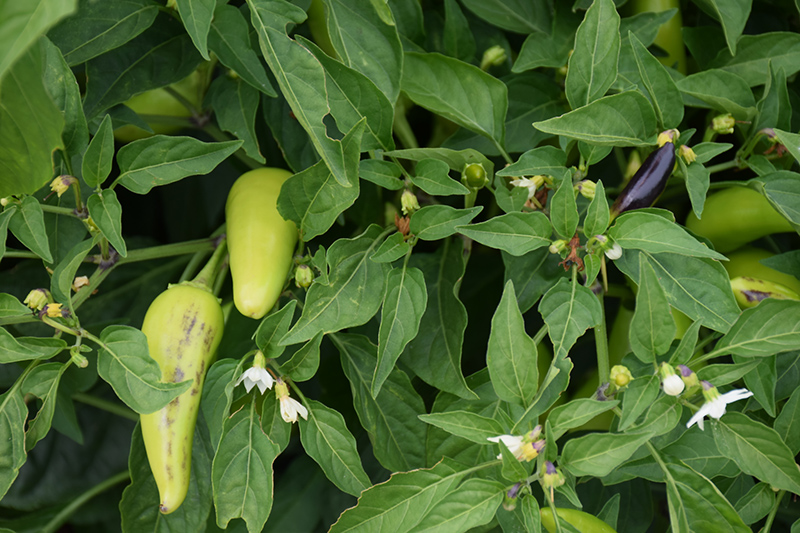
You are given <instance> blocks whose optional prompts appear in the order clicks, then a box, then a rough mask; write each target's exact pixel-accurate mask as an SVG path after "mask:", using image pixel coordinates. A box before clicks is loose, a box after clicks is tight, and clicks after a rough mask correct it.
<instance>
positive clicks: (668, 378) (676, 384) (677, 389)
mask: <svg viewBox="0 0 800 533" xmlns="http://www.w3.org/2000/svg"><path fill="white" fill-rule="evenodd" d="M659 373H660V374H661V387H662V388H663V389H664V393H665V394H668V395H670V396H679V395H680V394H681V393H682V392H683V389H684V388H685V387H686V385H685V384H684V382H683V380H682V379H681V377H680V376H678V375H677V374H676V373H675V369H674V368H672V365H670V364H668V363H661V368H660V369H659Z"/></svg>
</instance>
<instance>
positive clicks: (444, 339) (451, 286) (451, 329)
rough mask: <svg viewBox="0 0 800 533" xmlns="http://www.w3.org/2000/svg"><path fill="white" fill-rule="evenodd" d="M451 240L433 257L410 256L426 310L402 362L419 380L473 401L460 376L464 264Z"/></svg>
mask: <svg viewBox="0 0 800 533" xmlns="http://www.w3.org/2000/svg"><path fill="white" fill-rule="evenodd" d="M456 243H458V244H454V242H453V241H451V240H449V239H448V240H446V241H444V244H443V245H442V246H441V247H440V248H439V250H438V251H437V252H436V253H435V254H432V255H431V254H426V255H423V254H413V255H412V256H411V265H412V266H415V267H418V268H419V269H420V270H422V272H423V274H424V275H425V285H426V286H427V290H428V307H427V309H425V314H424V315H422V321H421V322H420V327H419V333H418V334H417V336H416V337H414V340H412V341H411V342H409V343H408V344H407V345H406V349H405V351H404V352H403V354H402V358H403V362H404V363H405V364H407V365H408V366H409V367H410V368H411V369H412V370H413V371H414V373H415V374H416V375H417V376H418V377H419V378H420V379H422V380H423V381H425V382H427V383H429V384H430V385H433V386H434V387H437V388H439V389H440V390H443V391H447V392H450V393H451V394H455V395H457V396H459V397H461V398H469V399H474V398H475V393H473V392H472V391H471V390H470V389H469V387H468V386H467V383H466V380H465V379H464V376H463V374H462V373H461V351H462V349H463V345H464V331H465V330H466V328H467V310H466V308H465V307H464V304H463V303H461V300H460V299H459V298H458V289H459V287H460V284H461V279H462V277H463V276H464V271H465V269H466V264H465V263H464V258H463V255H462V245H461V244H460V241H456Z"/></svg>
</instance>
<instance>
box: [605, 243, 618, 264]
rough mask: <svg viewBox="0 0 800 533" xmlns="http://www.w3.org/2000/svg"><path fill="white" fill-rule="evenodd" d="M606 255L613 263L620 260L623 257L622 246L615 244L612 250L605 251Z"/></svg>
mask: <svg viewBox="0 0 800 533" xmlns="http://www.w3.org/2000/svg"><path fill="white" fill-rule="evenodd" d="M605 254H606V257H608V258H609V259H611V260H612V261H613V260H616V259H619V258H620V257H622V246H620V245H619V244H617V243H614V244H612V245H611V247H610V248H608V249H607V250H605Z"/></svg>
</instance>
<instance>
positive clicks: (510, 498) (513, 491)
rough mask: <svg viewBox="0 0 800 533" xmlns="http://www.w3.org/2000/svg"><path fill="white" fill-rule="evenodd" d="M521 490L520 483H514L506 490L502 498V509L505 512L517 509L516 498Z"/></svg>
mask: <svg viewBox="0 0 800 533" xmlns="http://www.w3.org/2000/svg"><path fill="white" fill-rule="evenodd" d="M521 488H522V483H516V484H515V485H514V486H513V487H511V488H510V489H508V492H506V495H505V498H503V509H505V510H506V511H513V510H514V509H516V507H517V497H518V496H519V491H520V489H521Z"/></svg>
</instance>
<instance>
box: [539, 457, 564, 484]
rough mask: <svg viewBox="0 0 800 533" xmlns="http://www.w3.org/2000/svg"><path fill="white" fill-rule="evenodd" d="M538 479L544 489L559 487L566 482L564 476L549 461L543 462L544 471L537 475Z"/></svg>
mask: <svg viewBox="0 0 800 533" xmlns="http://www.w3.org/2000/svg"><path fill="white" fill-rule="evenodd" d="M539 479H540V480H541V482H542V488H544V489H550V488H553V487H560V486H561V485H563V484H564V483H566V481H567V480H566V478H565V477H564V474H562V473H561V469H560V468H556V466H555V465H554V464H553V463H551V462H550V461H545V462H544V469H543V471H542V472H541V473H540V474H539Z"/></svg>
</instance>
